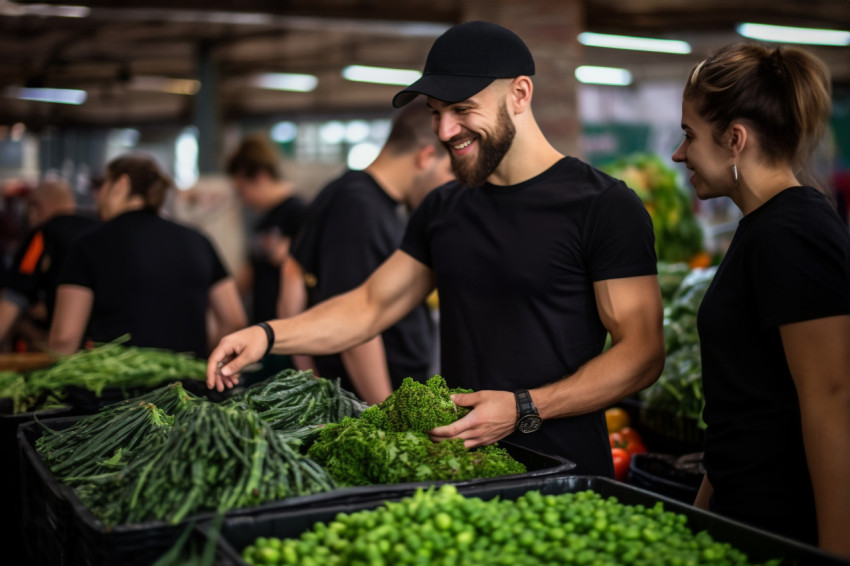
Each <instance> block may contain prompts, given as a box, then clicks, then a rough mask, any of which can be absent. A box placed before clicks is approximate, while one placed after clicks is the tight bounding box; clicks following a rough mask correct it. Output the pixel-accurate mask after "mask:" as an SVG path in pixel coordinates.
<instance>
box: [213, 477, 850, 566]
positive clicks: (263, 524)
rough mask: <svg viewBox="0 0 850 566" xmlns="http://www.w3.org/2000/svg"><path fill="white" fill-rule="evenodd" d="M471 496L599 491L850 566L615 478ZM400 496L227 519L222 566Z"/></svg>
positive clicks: (767, 548)
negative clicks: (261, 544)
mask: <svg viewBox="0 0 850 566" xmlns="http://www.w3.org/2000/svg"><path fill="white" fill-rule="evenodd" d="M458 489H459V491H460V492H461V493H463V494H464V495H466V496H467V497H480V498H482V499H492V498H493V497H496V496H498V497H500V498H501V499H516V498H518V497H519V496H521V495H522V494H524V493H526V492H527V491H532V490H539V491H540V492H541V493H543V494H544V495H549V494H560V493H572V492H577V491H583V490H588V489H590V490H593V491H595V492H597V493H599V494H600V495H602V496H604V497H609V496H616V497H617V498H618V500H619V501H620V503H624V504H628V505H637V504H642V505H645V506H647V507H650V506H652V505H654V504H655V503H656V502H657V501H662V502H663V503H664V508H665V510H667V511H675V512H677V513H681V514H683V515H686V516H687V517H688V525H689V526H690V528H691V529H692V530H693V531H694V532H699V531H703V530H706V531H708V532H709V534H711V536H712V537H713V538H714V539H715V540H716V541H719V542H728V543H730V544H732V545H733V546H734V547H736V548H737V549H739V550H741V551H742V552H744V553H746V554H747V556H748V558H749V560H750V561H751V562H764V561H767V560H770V559H779V560H780V562H781V564H783V565H786V564H787V565H791V564H800V565H804V564H805V565H838V564H844V565H847V564H848V562H847V561H844V560H841V559H839V558H837V557H835V556H832V555H830V554H828V553H825V552H823V551H821V550H819V549H818V548H815V547H812V546H809V545H805V544H801V543H798V542H795V541H792V540H789V539H786V538H783V537H779V536H776V535H773V534H770V533H767V532H765V531H762V530H759V529H755V528H753V527H749V526H747V525H744V524H742V523H739V522H736V521H732V520H729V519H725V518H723V517H720V516H719V515H715V514H713V513H708V512H706V511H703V510H701V509H697V508H695V507H692V506H690V505H684V504H682V503H680V502H678V501H675V500H673V499H670V498H667V497H663V496H658V495H656V494H654V493H651V492H648V491H645V490H643V489H639V488H636V487H633V486H629V485H627V484H624V483H621V482H616V481H614V480H611V479H608V478H603V477H596V476H566V475H565V476H550V477H544V478H533V479H518V480H514V481H502V482H498V483H493V484H489V485H486V486H467V487H464V488H460V487H459V488H458ZM399 495H400V494H398V493H393V492H387V493H386V496H385V497H384V498H383V499H374V500H372V501H370V502H361V503H357V504H343V505H337V506H334V507H329V508H325V509H311V510H306V511H305V510H292V511H286V512H278V513H269V514H264V515H256V516H253V517H233V518H227V519H226V520H225V521H224V524H223V525H222V528H221V534H220V537H219V538H218V541H217V548H216V560H215V564H216V566H245V565H246V564H247V563H246V562H245V561H243V560H242V557H241V552H242V549H244V548H245V547H247V546H248V545H250V544H252V543H253V542H254V540H255V539H256V538H257V537H260V536H264V537H278V538H293V537H298V536H300V535H301V534H302V533H303V532H305V531H307V530H310V529H311V528H312V527H313V525H314V524H315V523H316V522H318V521H321V522H328V521H332V520H333V519H334V517H335V516H336V514H337V513H353V512H356V511H361V510H363V509H374V508H376V507H379V506H380V505H382V504H383V502H384V501H388V500H398V499H400V497H399ZM209 529H210V524H209V523H205V524H203V525H201V526H199V528H198V531H199V533H200V534H199V537H204V536H205V534H206V533H207V532H208V531H209Z"/></svg>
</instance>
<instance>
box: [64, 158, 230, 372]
mask: <svg viewBox="0 0 850 566" xmlns="http://www.w3.org/2000/svg"><path fill="white" fill-rule="evenodd" d="M169 186H170V179H168V178H167V177H166V176H165V175H164V173H162V172H161V171H160V170H159V168H158V166H157V165H156V163H155V162H154V161H153V160H152V159H151V158H149V157H147V156H144V155H128V156H122V157H119V158H117V159H115V160H113V161H112V162H110V163H109V164H108V165H107V170H106V179H105V181H104V184H103V187H102V188H101V189H100V193H99V195H98V209H99V212H100V214H101V217H102V219H103V220H104V223H103V224H102V225H100V226H98V227H97V228H95V229H93V230H91V231H89V232H87V233H86V234H84V235H83V236H81V237H80V238H79V239H78V240H77V242H76V243H75V244H74V246H73V247H72V248H71V250H70V252H69V255H68V260H67V261H66V263H65V266H64V269H63V271H62V274H61V275H60V278H59V287H58V292H57V301H56V316H55V319H54V321H53V325H52V327H51V333H50V347H51V349H52V350H54V351H58V352H61V353H71V352H73V351H74V350H76V347H77V345H78V344H79V338H80V337H81V336H82V334H83V331H84V329H85V327H86V321H90V324H89V332H90V334H89V338H91V339H92V340H93V341H95V342H108V341H111V340H114V339H115V338H118V337H119V336H122V335H123V334H128V333H129V334H130V340H129V342H128V343H129V344H134V345H137V346H144V347H151V348H165V349H169V350H174V351H179V352H191V353H193V354H195V355H196V356H197V357H201V358H204V357H206V354H207V352H208V347H209V346H208V345H209V343H210V340H211V339H214V338H215V337H211V336H208V333H207V313H208V311H212V314H213V315H214V316H215V318H216V319H217V321H218V322H219V324H220V325H221V327H222V330H224V331H228V329H234V328H241V327H242V326H244V325H245V323H246V320H245V314H244V310H243V308H242V304H241V301H240V299H239V295H238V293H237V291H236V283H235V282H234V281H233V278H232V277H230V276H229V275H228V273H227V271H226V270H225V268H224V266H223V265H222V263H221V260H220V259H219V257H218V254H217V253H216V251H215V249H214V248H213V246H212V244H211V243H210V242H209V240H207V238H206V237H205V236H203V235H202V234H201V233H199V232H197V231H195V230H194V229H192V228H189V227H187V226H182V225H179V224H176V223H174V222H171V221H168V220H165V219H163V218H160V217H159V215H158V210H159V207H160V206H161V204H162V201H163V200H164V198H165V192H166V190H167V189H168V188H169Z"/></svg>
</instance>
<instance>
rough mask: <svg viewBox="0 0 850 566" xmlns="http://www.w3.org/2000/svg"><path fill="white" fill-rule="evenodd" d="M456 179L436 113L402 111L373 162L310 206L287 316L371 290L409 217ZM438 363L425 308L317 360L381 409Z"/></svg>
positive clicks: (291, 270) (419, 107) (294, 254)
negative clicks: (405, 383)
mask: <svg viewBox="0 0 850 566" xmlns="http://www.w3.org/2000/svg"><path fill="white" fill-rule="evenodd" d="M452 178H453V176H452V172H451V163H450V161H449V156H448V152H447V151H446V149H445V148H444V147H443V146H442V144H440V142H439V140H438V139H437V137H436V136H435V135H434V132H433V130H432V129H431V111H430V110H429V109H428V108H427V107H426V106H425V105H424V104H416V105H411V106H410V107H409V108H405V109H403V110H402V111H400V112H398V113H397V114H396V115H395V116H394V119H393V126H392V129H391V131H390V134H389V137H388V138H387V141H386V142H385V144H384V146H383V148H382V149H381V152H380V153H379V155H378V157H377V158H376V159H375V161H373V162H372V163H371V164H370V165H369V166H368V167H367V168H366V169H365V170H363V171H347V172H345V173H344V174H343V175H342V176H340V177H338V178H337V179H335V180H333V181H331V183H329V184H328V185H327V186H326V187H325V188H324V189H322V191H321V192H320V193H319V194H318V195H317V196H316V198H315V200H314V201H313V203H312V204H311V206H310V208H309V211H308V215H307V219H306V221H305V223H304V227H303V228H302V229H301V231H300V232H299V233H298V236H297V237H296V238H295V241H294V242H293V245H292V251H291V255H290V258H289V259H288V260H287V264H286V266H285V268H284V275H283V291H282V293H283V299H284V300H283V301H282V302H281V309H280V311H279V315H280V316H281V317H283V318H286V317H288V316H294V315H295V314H298V313H299V312H301V311H302V310H304V307H305V306H306V307H312V306H313V305H315V304H317V303H320V302H322V301H324V300H326V299H328V298H330V297H333V296H336V295H339V294H340V293H344V292H346V291H349V290H351V289H353V288H355V287H357V286H358V285H360V284H361V283H363V282H364V281H365V280H366V279H367V278H368V277H369V275H371V274H372V272H373V271H375V269H377V268H378V266H379V265H381V263H383V262H384V260H386V259H387V258H388V257H389V256H390V255H392V253H393V252H394V251H395V250H396V249H397V248H398V246H399V244H400V243H401V239H402V236H404V228H405V225H406V222H407V214H408V213H409V212H410V211H412V210H413V209H415V208H416V207H417V206H418V205H419V203H420V202H421V201H422V199H423V198H425V195H426V194H427V193H428V192H429V191H430V190H431V189H434V188H435V187H437V186H439V185H442V184H444V183H446V182H448V181H450V180H451V179H452ZM299 286H302V287H303V289H304V290H305V291H306V297H305V296H304V295H303V293H302V292H301V290H300V289H298V287H299ZM305 299H306V300H305ZM305 303H306V304H305ZM433 357H434V330H433V324H432V321H431V317H430V313H429V311H428V307H427V305H425V304H424V303H422V304H420V305H419V306H417V307H416V308H414V309H413V310H412V311H411V312H410V313H408V314H407V315H406V316H405V317H404V318H402V319H401V320H399V321H398V322H397V323H396V324H394V325H393V326H391V327H390V328H388V329H386V330H385V331H384V332H382V333H381V334H380V335H378V336H375V337H374V338H372V339H371V340H369V341H367V342H365V343H364V344H360V345H358V346H355V347H353V348H350V349H348V350H346V351H344V352H341V353H340V354H334V355H330V356H317V357H315V358H314V361H315V366H314V368H315V369H316V370H317V373H318V374H319V375H321V376H323V377H327V378H336V377H339V378H340V379H341V380H342V383H343V386H344V387H346V388H347V389H350V390H353V391H356V392H357V394H358V395H359V396H360V397H361V398H362V399H364V400H365V401H367V402H369V403H379V402H381V401H383V400H384V399H385V398H386V397H387V396H388V395H389V394H390V393H391V392H392V389H393V388H395V387H398V386H399V385H400V384H401V381H402V380H403V379H404V378H405V377H413V378H414V379H417V380H424V379H426V378H427V377H430V376H428V375H427V374H428V371H429V370H430V368H431V365H432V361H433ZM296 365H299V367H302V368H304V367H309V366H308V365H306V364H301V363H300V362H299V361H296Z"/></svg>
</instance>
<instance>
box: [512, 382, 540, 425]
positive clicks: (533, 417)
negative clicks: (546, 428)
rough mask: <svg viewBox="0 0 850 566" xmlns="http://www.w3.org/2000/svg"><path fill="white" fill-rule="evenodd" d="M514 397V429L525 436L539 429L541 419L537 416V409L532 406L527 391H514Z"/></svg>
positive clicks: (532, 403)
mask: <svg viewBox="0 0 850 566" xmlns="http://www.w3.org/2000/svg"><path fill="white" fill-rule="evenodd" d="M514 397H516V412H517V421H516V429H517V430H518V431H519V432H523V433H526V434H527V433H529V432H534V431H535V430H537V429H539V428H540V425H542V424H543V419H541V418H540V415H538V414H537V407H535V406H534V402H533V401H532V400H531V394H530V393H529V392H528V389H520V390H518V391H514Z"/></svg>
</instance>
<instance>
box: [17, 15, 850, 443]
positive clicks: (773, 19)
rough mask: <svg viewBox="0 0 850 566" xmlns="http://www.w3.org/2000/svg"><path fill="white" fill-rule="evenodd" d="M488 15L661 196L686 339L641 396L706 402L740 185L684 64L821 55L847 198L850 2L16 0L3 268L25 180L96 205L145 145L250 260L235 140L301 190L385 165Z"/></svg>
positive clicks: (579, 142)
mask: <svg viewBox="0 0 850 566" xmlns="http://www.w3.org/2000/svg"><path fill="white" fill-rule="evenodd" d="M475 19H484V20H489V21H494V22H497V23H500V24H503V25H505V26H507V27H509V28H511V29H513V30H515V31H516V32H517V33H518V34H519V35H520V36H522V37H523V38H524V39H525V40H526V42H527V43H528V45H529V47H530V48H531V50H532V52H533V53H534V56H535V59H536V63H537V69H538V71H537V74H536V76H535V77H534V83H535V96H534V109H535V114H536V116H537V117H538V121H539V122H540V123H541V126H542V128H543V130H544V132H545V134H546V135H547V137H548V138H549V139H550V140H551V141H552V142H553V143H554V145H555V146H556V147H557V148H558V149H559V150H560V151H562V152H564V153H566V154H571V155H576V156H580V157H582V158H583V159H585V160H587V161H589V162H590V163H592V164H594V165H596V166H599V167H600V168H602V169H604V170H605V171H607V172H609V173H611V174H613V175H615V176H617V177H620V178H622V179H624V180H625V181H626V182H627V183H628V184H629V186H631V187H632V188H633V189H634V190H635V191H637V193H638V194H639V195H640V196H641V198H642V199H643V200H644V202H645V203H646V206H647V208H648V210H649V211H650V213H651V215H652V218H653V222H654V226H655V230H656V237H657V246H658V255H659V260H660V261H661V262H662V263H661V282H662V287H663V290H664V296H665V302H666V305H667V320H666V323H667V324H666V328H667V346H668V355H669V356H670V358H669V359H668V364H667V369H666V370H665V374H664V376H663V377H662V379H661V380H660V383H659V384H658V385H657V386H655V387H654V388H653V390H652V391H650V392H647V393H646V395H645V396H646V397H647V398H648V399H649V400H650V401H651V402H653V403H658V404H659V405H663V406H669V407H670V408H671V409H673V410H675V411H677V412H678V413H679V414H682V413H685V414H687V415H689V416H691V417H693V418H694V419H696V420H698V417H699V413H700V411H701V400H700V397H701V394H700V387H699V357H698V347H697V337H696V329H695V328H694V324H693V322H694V317H695V313H696V308H697V306H698V304H699V299H700V298H701V296H702V295H701V293H703V292H704V288H705V285H707V282H708V281H710V275H711V270H710V266H711V265H713V264H716V263H717V262H718V261H719V259H720V258H721V257H722V254H723V251H724V249H725V246H726V244H727V243H728V241H729V239H730V238H731V236H732V234H733V233H734V229H735V226H736V225H737V221H738V216H737V214H738V213H737V209H735V207H734V206H731V203H730V202H726V201H724V200H722V199H717V200H713V201H711V202H699V201H697V200H695V199H694V198H693V194H692V189H691V187H690V186H688V184H687V181H686V178H687V177H686V175H684V172H685V169H684V166H683V165H681V164H674V163H673V162H672V161H671V160H670V155H671V153H672V152H673V150H674V149H675V147H676V146H677V145H678V143H679V141H680V139H681V128H680V108H681V103H680V100H681V98H680V96H681V90H682V84H683V81H684V78H685V77H686V75H687V73H688V71H689V70H690V68H691V67H692V66H693V65H694V64H695V63H696V62H697V61H699V60H701V59H702V58H704V57H705V56H707V55H708V54H709V53H711V52H712V51H713V50H714V49H716V48H718V47H720V46H722V45H724V44H727V43H731V42H736V41H743V40H745V39H747V38H755V39H757V40H760V41H764V42H772V43H776V42H778V41H782V42H788V43H791V42H793V43H797V44H800V45H803V46H804V47H805V48H806V49H809V50H811V51H812V52H813V53H815V54H816V55H818V56H819V57H821V58H822V59H823V60H824V61H825V62H826V63H827V65H828V66H829V68H830V70H831V72H832V76H833V81H834V83H833V88H834V100H833V104H834V114H833V117H832V124H831V126H832V127H831V129H830V132H829V134H828V136H827V138H826V139H825V140H824V143H823V144H822V145H821V147H820V148H818V151H817V153H816V156H815V159H814V161H813V163H812V169H811V173H812V175H813V176H814V178H815V179H816V180H817V182H818V184H819V186H820V187H821V188H822V189H823V190H824V191H826V192H828V193H830V194H831V195H833V196H834V197H835V198H836V203H837V206H838V207H839V211H840V212H841V213H842V214H844V215H845V216H846V214H847V204H846V203H847V202H850V198H847V197H848V196H850V0H807V1H805V2H803V1H798V0H779V1H777V0H750V1H748V2H740V1H739V0H710V1H705V2H692V1H688V0H631V1H629V2H625V1H619V0H523V1H517V0H406V1H405V2H398V1H390V0H309V1H308V0H287V1H282V0H281V1H278V0H240V1H239V2H236V1H232V0H90V1H86V2H78V3H68V4H65V3H60V2H52V1H46V2H30V1H11V0H0V54H2V56H0V100H2V103H0V194H1V195H2V199H0V220H2V224H0V226H2V229H0V262H2V263H0V274H2V271H3V270H6V269H8V268H9V263H10V262H11V257H12V252H13V251H14V250H15V248H16V246H17V245H18V244H19V242H20V239H21V238H22V237H23V236H24V235H25V234H26V232H27V230H28V228H29V227H28V226H27V225H26V199H25V196H26V193H27V192H28V191H29V190H30V189H31V188H32V187H34V186H35V185H36V183H37V182H38V181H39V180H40V179H43V178H44V177H46V176H51V175H55V176H59V177H62V178H64V179H66V180H67V181H69V182H70V183H71V185H72V187H73V189H74V190H75V194H76V197H77V201H78V203H79V204H80V205H81V206H83V207H89V208H92V207H93V197H92V187H93V185H95V184H96V183H97V181H98V177H99V176H100V174H101V171H102V169H103V166H104V164H105V163H106V162H107V161H109V160H110V159H111V158H113V157H115V156H116V155H118V154H121V153H124V152H126V151H129V150H143V151H147V152H150V153H152V154H154V155H155V156H156V158H157V159H158V160H159V161H160V162H161V163H162V165H163V166H164V167H165V168H166V170H167V171H169V172H170V173H171V174H172V175H173V176H174V178H175V180H176V182H177V186H178V189H179V190H178V191H175V193H174V194H173V195H172V197H171V201H170V202H169V203H168V205H167V207H166V212H167V214H168V215H170V216H171V217H173V218H175V219H178V220H181V221H184V222H188V223H190V224H193V225H195V226H197V227H199V228H200V229H202V230H203V231H205V232H206V233H207V234H208V235H209V236H210V238H211V239H212V240H213V241H214V242H215V243H216V245H217V246H218V248H219V250H220V251H221V254H222V256H223V258H224V260H225V263H227V264H228V267H230V268H231V270H233V269H234V268H235V266H238V265H239V264H240V263H241V262H242V260H243V254H244V253H245V250H246V249H247V246H246V245H245V243H246V242H245V238H246V230H247V227H248V226H250V223H251V222H252V220H253V218H252V216H251V213H250V212H248V211H246V210H243V208H242V207H241V206H240V204H239V203H238V201H237V200H236V198H235V195H234V193H233V190H232V188H231V186H230V184H229V182H228V180H227V178H226V177H225V176H224V175H223V173H222V168H223V165H224V162H225V160H226V157H227V155H228V154H229V153H230V152H231V151H232V150H233V148H234V147H235V146H236V144H237V143H238V142H239V140H240V139H242V138H243V137H244V136H245V135H247V134H252V133H257V132H262V133H265V134H268V135H269V136H270V137H271V138H272V139H273V140H274V142H275V143H276V144H277V145H278V148H279V150H280V153H281V157H282V159H283V168H284V172H285V174H286V176H287V177H288V179H289V180H291V181H292V182H293V183H294V185H295V188H296V189H295V190H296V193H297V194H299V195H301V196H303V197H305V198H306V199H310V198H312V196H313V195H314V194H315V193H316V192H317V191H318V190H319V189H320V188H321V187H322V186H323V185H324V184H325V183H326V182H327V181H328V180H330V179H332V178H334V177H335V176H337V175H339V174H340V172H341V171H342V170H343V169H344V168H346V167H350V168H354V169H358V168H363V167H365V166H366V165H368V163H369V162H370V161H371V159H372V158H373V157H374V156H375V155H376V153H377V151H378V149H379V148H380V146H381V144H382V143H383V141H384V138H385V136H386V135H387V133H388V128H389V123H390V122H389V120H390V116H391V111H392V108H391V105H390V100H391V98H392V96H393V94H394V93H395V92H397V91H398V90H399V86H398V85H407V84H409V83H410V82H412V81H413V80H415V79H416V78H417V76H418V75H419V70H420V69H421V68H422V66H423V64H424V59H425V56H426V54H427V51H428V48H429V47H430V45H431V43H432V42H433V40H434V39H435V38H436V37H437V36H439V35H440V34H441V33H442V32H443V31H445V30H446V29H448V28H449V27H450V26H451V25H453V24H455V23H458V22H461V21H467V20H475ZM771 26H794V28H804V29H793V30H792V29H788V28H787V27H781V28H780V29H778V30H775V29H772V28H771ZM771 33H772V34H773V35H770V34H771ZM623 36H626V37H623ZM635 38H638V39H637V41H635ZM695 268H701V269H702V268H709V269H708V271H699V272H696V273H695V272H694V271H693V270H694V269H695ZM682 391H685V393H682ZM661 427H662V428H665V427H668V425H661ZM668 428H669V427H668ZM683 434H684V433H683Z"/></svg>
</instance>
